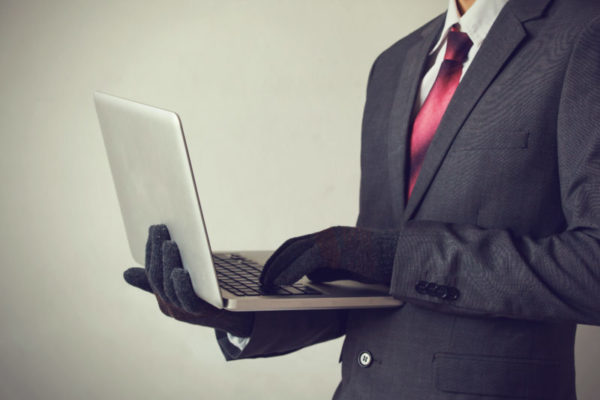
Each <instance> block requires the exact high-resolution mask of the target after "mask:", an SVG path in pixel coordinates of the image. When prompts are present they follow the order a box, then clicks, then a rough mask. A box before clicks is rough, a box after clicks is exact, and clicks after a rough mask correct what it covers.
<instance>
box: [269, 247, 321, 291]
mask: <svg viewBox="0 0 600 400" xmlns="http://www.w3.org/2000/svg"><path fill="white" fill-rule="evenodd" d="M322 266H323V265H322V262H321V258H320V257H319V249H318V248H317V247H315V246H312V247H310V248H309V249H307V250H305V251H304V252H302V253H301V254H300V255H299V256H298V257H295V259H294V260H292V262H291V263H290V264H288V265H286V266H285V267H284V268H280V270H279V271H278V274H277V275H274V276H271V275H270V276H268V279H272V281H271V282H272V283H273V284H274V285H276V286H281V285H291V284H293V283H295V282H297V281H298V280H300V279H302V277H303V276H304V275H306V274H308V273H310V272H312V271H314V270H315V269H317V268H319V267H322Z"/></svg>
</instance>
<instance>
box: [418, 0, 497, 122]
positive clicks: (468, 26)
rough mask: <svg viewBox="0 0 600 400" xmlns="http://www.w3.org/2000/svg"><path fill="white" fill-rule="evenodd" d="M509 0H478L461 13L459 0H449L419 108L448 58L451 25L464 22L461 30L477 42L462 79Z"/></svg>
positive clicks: (430, 55)
mask: <svg viewBox="0 0 600 400" xmlns="http://www.w3.org/2000/svg"><path fill="white" fill-rule="evenodd" d="M506 3H508V0H479V1H475V4H473V6H471V8H469V10H468V11H467V12H466V13H464V15H462V16H461V15H460V13H459V11H458V7H457V6H456V0H449V1H448V12H447V13H446V21H445V23H444V29H442V34H441V36H440V38H439V40H438V41H437V43H436V44H435V46H433V49H432V50H431V52H430V53H429V59H428V60H427V64H428V67H427V72H426V73H425V75H424V76H423V80H422V81H421V88H420V90H419V93H418V95H417V100H416V104H415V112H416V111H418V110H419V109H420V108H421V106H422V105H423V103H424V102H425V99H426V98H427V95H428V94H429V92H430V91H431V88H432V87H433V83H434V82H435V79H436V78H437V75H438V72H439V70H440V67H441V65H442V62H443V61H444V54H445V53H446V44H447V42H448V40H447V39H448V32H449V31H450V27H451V26H452V25H454V24H458V25H460V30H461V32H464V33H466V34H467V35H469V38H471V41H472V42H473V46H471V49H470V50H469V54H468V56H467V60H466V61H465V62H464V63H463V70H462V75H461V79H462V77H463V76H464V75H465V73H466V72H467V69H469V66H470V65H471V62H472V61H473V59H474V58H475V55H476V54H477V52H478V51H479V48H481V44H482V43H483V40H484V39H485V37H486V36H487V34H488V32H489V31H490V28H491V27H492V25H493V24H494V21H496V18H497V17H498V14H500V11H502V9H503V8H504V6H505V5H506Z"/></svg>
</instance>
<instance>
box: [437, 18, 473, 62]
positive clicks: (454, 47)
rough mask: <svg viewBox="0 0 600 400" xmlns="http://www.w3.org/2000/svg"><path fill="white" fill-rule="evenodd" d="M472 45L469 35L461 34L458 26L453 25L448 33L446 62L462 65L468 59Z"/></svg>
mask: <svg viewBox="0 0 600 400" xmlns="http://www.w3.org/2000/svg"><path fill="white" fill-rule="evenodd" d="M472 45H473V42H472V41H471V39H470V38H469V35H467V34H466V33H464V32H461V31H460V28H459V27H458V25H456V24H455V25H452V28H450V32H448V43H447V45H446V54H445V55H444V60H451V61H455V62H458V63H461V64H462V63H463V62H465V60H466V59H467V55H468V54H469V50H471V46H472Z"/></svg>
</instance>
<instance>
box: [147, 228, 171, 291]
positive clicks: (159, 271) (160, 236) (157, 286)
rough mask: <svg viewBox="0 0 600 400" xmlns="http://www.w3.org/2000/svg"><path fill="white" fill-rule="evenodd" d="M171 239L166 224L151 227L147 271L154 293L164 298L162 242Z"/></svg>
mask: <svg viewBox="0 0 600 400" xmlns="http://www.w3.org/2000/svg"><path fill="white" fill-rule="evenodd" d="M170 239H171V236H170V235H169V230H168V229H167V227H166V225H153V226H151V227H150V233H149V240H150V248H151V249H150V263H149V264H146V271H147V272H148V280H149V281H150V285H151V286H152V289H154V293H156V294H158V295H159V296H161V297H162V298H163V299H164V298H166V297H165V293H164V287H163V267H162V244H163V242H164V241H166V240H170Z"/></svg>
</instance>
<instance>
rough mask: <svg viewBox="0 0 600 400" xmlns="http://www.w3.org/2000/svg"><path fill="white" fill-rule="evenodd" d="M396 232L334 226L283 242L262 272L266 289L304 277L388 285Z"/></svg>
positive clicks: (313, 279)
mask: <svg viewBox="0 0 600 400" xmlns="http://www.w3.org/2000/svg"><path fill="white" fill-rule="evenodd" d="M397 242H398V233H397V232H394V231H378V230H370V229H362V228H353V227H343V226H335V227H332V228H329V229H325V230H324V231H321V232H317V233H313V234H310V235H305V236H300V237H296V238H292V239H290V240H288V241H286V242H285V243H284V244H283V245H281V247H279V249H277V251H275V253H273V255H272V256H271V258H269V260H268V261H267V263H266V264H265V267H264V269H263V272H262V275H261V278H260V280H261V283H262V284H263V286H265V287H271V286H278V285H289V284H292V283H294V282H296V281H297V280H299V279H301V278H302V277H303V276H304V275H308V277H309V278H310V279H311V280H312V281H315V282H328V281H334V280H339V279H352V280H356V281H359V282H364V283H380V284H386V285H389V284H390V281H391V278H392V269H393V265H394V256H395V254H396V244H397Z"/></svg>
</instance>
